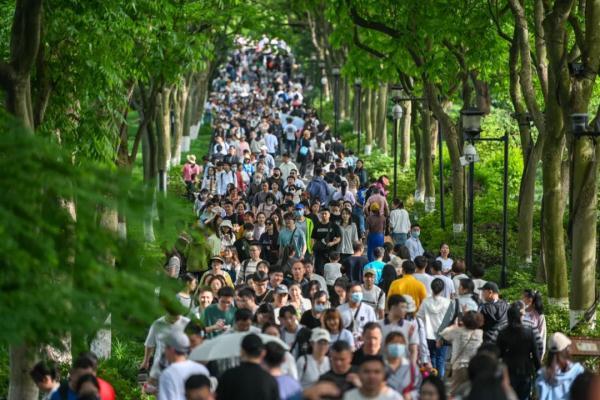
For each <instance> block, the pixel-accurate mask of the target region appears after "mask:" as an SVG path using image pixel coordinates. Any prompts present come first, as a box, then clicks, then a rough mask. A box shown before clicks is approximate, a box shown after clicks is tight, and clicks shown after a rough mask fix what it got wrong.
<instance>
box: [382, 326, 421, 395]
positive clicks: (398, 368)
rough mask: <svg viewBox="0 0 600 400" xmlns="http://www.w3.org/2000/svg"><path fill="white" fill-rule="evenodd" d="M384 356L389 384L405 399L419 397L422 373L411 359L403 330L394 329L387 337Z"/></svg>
mask: <svg viewBox="0 0 600 400" xmlns="http://www.w3.org/2000/svg"><path fill="white" fill-rule="evenodd" d="M384 356H385V365H386V373H387V377H388V378H387V384H388V386H389V387H391V388H392V389H394V390H395V391H397V392H398V393H400V394H402V396H403V398H404V400H416V399H418V392H419V386H420V383H421V373H420V371H419V367H418V366H417V365H416V364H415V363H413V362H412V361H410V356H409V354H408V345H407V344H406V338H405V337H404V335H403V334H402V333H401V332H397V331H392V332H390V333H389V334H388V335H387V336H386V337H385V351H384Z"/></svg>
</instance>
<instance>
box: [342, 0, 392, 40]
mask: <svg viewBox="0 0 600 400" xmlns="http://www.w3.org/2000/svg"><path fill="white" fill-rule="evenodd" d="M350 18H352V21H353V22H354V23H355V24H356V25H358V26H362V27H363V28H367V29H371V30H374V31H378V32H381V33H385V34H386V35H388V36H391V37H393V38H396V39H397V38H399V37H401V36H402V34H401V33H400V31H398V30H396V29H394V28H392V27H389V26H387V25H385V24H382V23H381V22H377V21H368V20H366V19H365V18H363V17H361V16H360V15H359V14H358V11H356V7H355V6H353V5H351V6H350Z"/></svg>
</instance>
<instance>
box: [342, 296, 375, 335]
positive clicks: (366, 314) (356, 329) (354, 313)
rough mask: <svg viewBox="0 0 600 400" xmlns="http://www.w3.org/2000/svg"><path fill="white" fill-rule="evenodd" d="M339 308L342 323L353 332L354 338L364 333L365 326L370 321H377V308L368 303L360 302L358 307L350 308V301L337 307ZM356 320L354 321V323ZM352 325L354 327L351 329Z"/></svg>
mask: <svg viewBox="0 0 600 400" xmlns="http://www.w3.org/2000/svg"><path fill="white" fill-rule="evenodd" d="M337 310H338V311H339V312H340V314H342V324H343V325H344V328H346V329H348V330H349V331H350V332H352V335H353V336H354V339H356V338H359V337H360V336H361V335H362V332H363V328H364V326H365V325H366V324H367V323H368V322H375V321H376V320H377V316H376V315H375V310H373V307H371V306H369V305H368V304H362V303H361V304H360V305H359V306H358V309H356V308H355V309H352V308H350V303H344V304H342V305H340V306H338V307H337ZM353 321H354V323H352V322H353ZM350 325H352V329H350Z"/></svg>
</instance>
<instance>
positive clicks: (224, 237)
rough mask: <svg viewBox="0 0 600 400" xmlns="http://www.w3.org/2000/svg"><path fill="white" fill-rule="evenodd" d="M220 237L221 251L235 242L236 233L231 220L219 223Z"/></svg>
mask: <svg viewBox="0 0 600 400" xmlns="http://www.w3.org/2000/svg"><path fill="white" fill-rule="evenodd" d="M219 239H221V252H223V251H224V250H225V249H226V248H227V247H229V246H233V244H234V243H235V233H234V232H233V225H231V221H230V220H228V219H226V220H223V221H222V222H221V223H220V224H219Z"/></svg>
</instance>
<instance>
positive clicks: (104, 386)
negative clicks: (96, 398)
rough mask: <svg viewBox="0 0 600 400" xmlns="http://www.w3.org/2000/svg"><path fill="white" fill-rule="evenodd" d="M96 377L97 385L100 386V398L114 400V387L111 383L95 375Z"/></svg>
mask: <svg viewBox="0 0 600 400" xmlns="http://www.w3.org/2000/svg"><path fill="white" fill-rule="evenodd" d="M96 379H98V386H100V399H101V400H116V398H117V396H116V395H115V389H113V387H112V385H111V384H110V383H108V382H106V381H105V380H104V379H102V378H98V377H96Z"/></svg>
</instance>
